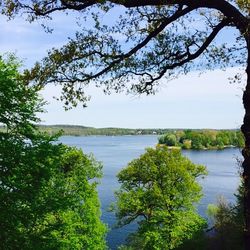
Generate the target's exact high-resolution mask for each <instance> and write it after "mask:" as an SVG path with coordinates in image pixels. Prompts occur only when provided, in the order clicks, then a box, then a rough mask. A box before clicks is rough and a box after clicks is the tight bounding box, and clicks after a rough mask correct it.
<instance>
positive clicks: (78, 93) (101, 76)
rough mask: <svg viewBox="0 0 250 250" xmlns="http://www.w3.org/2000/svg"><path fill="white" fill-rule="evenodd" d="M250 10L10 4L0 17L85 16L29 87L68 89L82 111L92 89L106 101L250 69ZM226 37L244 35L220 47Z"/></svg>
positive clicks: (235, 4)
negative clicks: (183, 79)
mask: <svg viewBox="0 0 250 250" xmlns="http://www.w3.org/2000/svg"><path fill="white" fill-rule="evenodd" d="M248 2H249V1H248V0H229V1H226V0H205V1H193V0H166V1H162V0H156V1H152V0H139V1H132V0H110V1H100V0H90V1H89V0H77V1H72V0H59V1H58V0H51V1H47V0H30V1H25V0H18V1H16V0H3V1H2V2H1V3H2V4H1V7H0V9H1V11H2V13H3V14H5V15H7V16H8V17H10V18H13V17H15V16H16V15H18V14H22V15H25V16H26V18H27V19H28V21H31V22H32V21H34V20H37V19H45V20H48V19H51V18H53V13H55V12H59V11H61V12H66V13H72V11H75V12H78V13H79V16H80V21H79V20H77V22H78V23H79V30H77V31H76V34H75V37H72V38H70V39H69V41H68V43H67V44H65V45H64V46H63V47H62V48H54V49H52V50H51V51H50V52H49V53H48V56H47V57H45V58H44V59H43V61H42V62H40V63H37V64H36V65H35V66H34V67H33V69H32V70H31V71H27V72H26V77H27V79H28V80H35V81H36V82H37V83H38V84H39V85H40V86H43V85H44V84H47V83H49V82H55V83H58V84H61V85H62V86H63V93H62V96H61V99H62V100H64V101H65V104H66V105H73V106H75V105H77V102H78V101H82V102H83V104H84V105H86V102H87V101H88V99H89V98H88V95H87V94H86V93H85V87H86V86H87V85H89V84H95V85H96V86H98V87H102V88H103V89H104V91H105V92H106V93H111V91H113V90H114V91H116V92H120V91H124V90H125V91H127V92H130V93H146V94H151V93H155V91H156V90H157V86H158V85H159V84H160V80H161V79H162V78H165V79H167V80H171V79H173V78H174V77H177V76H179V75H180V74H183V73H187V72H189V71H190V70H193V69H213V68H217V67H219V68H225V67H227V66H230V65H231V66H232V65H241V66H244V65H246V54H247V53H246V47H247V46H246V45H247V43H248V44H249V38H248V31H249V6H248ZM62 25H63V24H62ZM233 28H234V29H236V32H234V31H233ZM226 29H227V30H229V31H230V33H231V34H232V33H236V36H235V41H232V42H230V43H228V41H223V40H222V39H217V37H219V34H220V33H221V32H222V30H226ZM198 58H199V60H198ZM238 78H239V76H237V77H236V80H237V79H238Z"/></svg>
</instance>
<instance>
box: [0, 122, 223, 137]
mask: <svg viewBox="0 0 250 250" xmlns="http://www.w3.org/2000/svg"><path fill="white" fill-rule="evenodd" d="M38 127H39V128H40V130H41V131H44V132H48V133H49V134H55V133H58V132H60V131H62V134H63V135H72V136H82V135H107V136H115V135H163V134H166V133H169V132H176V131H183V130H184V129H154V128H152V129H141V128H137V129H131V128H113V127H110V128H94V127H86V126H80V125H61V124H60V125H59V124H58V125H39V126H38ZM1 130H2V131H3V130H4V127H3V126H0V131H1ZM205 130H206V129H194V131H205ZM212 130H213V131H219V130H216V129H212Z"/></svg>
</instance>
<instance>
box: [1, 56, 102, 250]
mask: <svg viewBox="0 0 250 250" xmlns="http://www.w3.org/2000/svg"><path fill="white" fill-rule="evenodd" d="M18 67H19V63H17V62H16V60H15V59H14V58H13V57H12V56H11V57H10V58H9V59H7V60H3V59H2V58H1V59H0V81H1V84H0V122H1V123H2V124H3V125H4V126H5V130H4V131H2V132H0V200H1V203H0V214H1V216H0V248H1V249H6V250H7V249H10V250H12V249H13V250H14V249H24V250H26V249H27V250H28V249H30V250H31V249H79V250H80V249H93V250H96V249H105V240H104V236H105V232H106V228H105V226H104V225H103V224H102V222H101V221H100V204H99V200H98V195H97V191H96V185H97V182H96V178H99V177H101V165H100V163H98V162H96V161H95V160H94V159H93V157H91V156H87V155H85V154H83V152H82V151H81V150H78V149H75V148H70V147H67V146H65V145H63V144H59V143H58V142H56V139H57V136H49V135H47V134H45V133H41V132H39V131H38V129H37V127H36V126H35V125H34V122H38V121H39V119H38V118H37V116H36V112H38V111H41V108H42V101H41V99H40V97H39V96H38V93H37V91H36V89H34V88H32V87H28V86H27V85H25V84H24V82H23V81H22V76H21V75H20V73H19V72H18Z"/></svg>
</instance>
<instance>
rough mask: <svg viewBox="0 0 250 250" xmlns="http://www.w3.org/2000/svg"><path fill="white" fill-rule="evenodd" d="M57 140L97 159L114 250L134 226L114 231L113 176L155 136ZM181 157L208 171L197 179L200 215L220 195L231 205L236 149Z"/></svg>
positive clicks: (235, 179) (235, 180)
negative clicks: (109, 210) (200, 193)
mask: <svg viewBox="0 0 250 250" xmlns="http://www.w3.org/2000/svg"><path fill="white" fill-rule="evenodd" d="M60 141H61V142H63V143H65V144H67V145H70V146H76V147H78V148H81V149H83V151H84V152H85V153H93V154H94V155H95V158H96V159H97V160H99V161H102V163H103V172H104V176H103V179H102V180H101V184H100V185H99V187H98V191H99V197H100V200H101V203H102V220H103V221H104V222H105V223H107V224H108V225H109V227H110V228H111V229H110V231H109V233H108V236H107V242H108V245H109V247H110V248H111V249H116V248H117V246H118V245H120V244H121V243H123V242H124V240H125V238H126V236H127V234H128V233H129V232H131V231H132V230H134V229H135V225H129V226H126V227H123V228H122V229H114V228H113V227H114V225H115V216H114V214H113V213H111V212H108V211H107V210H108V207H109V205H110V203H112V202H113V201H114V195H113V193H114V191H115V190H117V189H118V188H119V184H118V183H117V180H116V174H117V173H118V172H119V170H120V169H121V168H123V167H125V166H126V165H127V163H128V162H129V161H131V160H132V159H134V158H136V157H138V156H139V155H140V154H142V153H143V152H144V149H145V148H146V147H152V146H154V145H156V143H157V136H154V135H152V136H151V135H150V136H143V135H142V136H141V135H138V136H114V137H111V136H87V137H85V136H81V137H73V136H64V137H61V138H60ZM183 154H184V155H186V156H187V157H188V158H190V159H191V160H192V161H193V162H194V163H198V164H203V165H206V167H207V169H208V172H209V173H208V176H207V177H206V178H205V179H202V180H200V182H201V184H202V186H203V192H204V197H203V199H202V200H201V202H200V204H199V205H198V210H199V213H200V214H201V215H203V216H205V211H206V207H207V205H208V204H209V203H215V202H216V199H217V198H218V196H220V195H223V196H224V197H226V198H227V200H228V201H230V202H234V200H235V198H234V195H233V193H235V191H236V189H237V186H238V184H239V177H238V176H239V175H238V170H239V167H238V164H237V159H241V154H240V151H239V149H235V148H230V149H225V150H218V151H217V150H212V151H191V150H190V151H183ZM112 228H113V229H112Z"/></svg>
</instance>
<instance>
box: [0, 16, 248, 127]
mask: <svg viewBox="0 0 250 250" xmlns="http://www.w3.org/2000/svg"><path fill="white" fill-rule="evenodd" d="M0 25H1V29H2V34H4V35H2V36H1V37H0V44H1V52H2V53H3V52H16V54H17V56H18V57H20V58H21V59H23V61H24V64H25V65H26V66H28V67H29V66H31V65H32V64H33V63H34V62H35V61H36V60H39V59H41V58H42V57H43V56H45V55H46V51H47V50H48V49H50V48H51V47H59V46H61V45H63V44H64V43H65V42H66V41H67V37H69V36H71V35H72V34H74V30H75V29H77V26H76V24H75V22H74V19H73V18H72V16H71V15H69V16H65V15H55V17H54V19H53V22H52V23H51V27H53V28H55V29H54V32H53V34H47V33H45V32H44V30H43V28H42V27H41V25H40V24H39V23H32V24H29V23H27V22H25V21H23V20H22V19H20V18H17V19H15V20H13V21H9V22H6V20H5V18H4V17H0ZM228 42H230V41H228ZM241 71H242V70H241ZM236 72H239V69H238V68H228V69H227V70H226V71H221V70H215V71H212V72H206V73H203V74H202V75H201V76H199V72H192V73H189V74H188V75H186V76H181V77H180V78H178V79H176V80H173V81H171V82H167V83H166V82H165V81H164V80H163V81H162V84H161V86H160V88H159V92H158V93H156V95H154V96H140V97H138V96H136V97H135V96H131V95H124V94H112V95H110V96H105V95H104V94H103V93H102V92H101V91H100V90H99V89H95V88H92V87H89V88H88V89H87V92H88V93H89V94H90V95H91V96H92V98H91V100H90V102H89V103H88V107H87V108H84V109H83V108H82V107H80V106H79V107H77V108H75V109H73V110H70V111H67V112H65V111H64V109H63V107H62V104H61V103H60V102H57V101H55V100H54V99H53V96H58V93H59V91H60V89H59V87H57V86H53V85H50V86H47V87H46V89H45V90H44V91H42V95H43V96H44V98H45V99H46V100H47V101H49V102H50V104H49V105H48V106H47V107H46V109H47V111H48V112H47V113H46V114H43V115H41V118H42V120H43V124H75V125H85V126H93V127H126V128H239V127H240V125H241V123H242V119H243V114H244V109H243V106H242V101H241V96H242V90H243V88H244V84H242V85H239V84H236V83H235V84H229V81H228V77H230V76H233V75H234V74H235V73H236Z"/></svg>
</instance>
